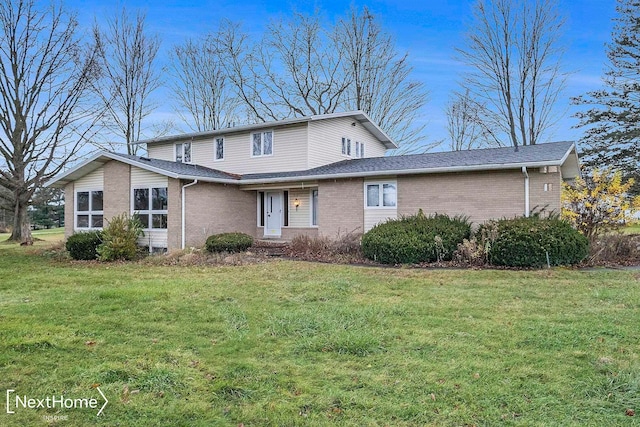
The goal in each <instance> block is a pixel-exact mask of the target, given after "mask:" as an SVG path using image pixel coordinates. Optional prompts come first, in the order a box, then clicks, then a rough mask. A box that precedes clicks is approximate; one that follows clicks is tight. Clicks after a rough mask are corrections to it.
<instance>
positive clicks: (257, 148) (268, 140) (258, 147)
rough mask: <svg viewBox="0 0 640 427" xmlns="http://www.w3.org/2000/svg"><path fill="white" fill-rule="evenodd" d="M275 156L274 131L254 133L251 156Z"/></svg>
mask: <svg viewBox="0 0 640 427" xmlns="http://www.w3.org/2000/svg"><path fill="white" fill-rule="evenodd" d="M272 154H273V131H270V130H267V131H263V132H254V133H252V134H251V155H252V156H253V157H260V156H270V155H272Z"/></svg>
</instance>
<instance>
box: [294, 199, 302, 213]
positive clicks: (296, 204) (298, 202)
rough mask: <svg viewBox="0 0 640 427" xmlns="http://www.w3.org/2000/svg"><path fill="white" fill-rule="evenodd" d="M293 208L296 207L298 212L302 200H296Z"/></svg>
mask: <svg viewBox="0 0 640 427" xmlns="http://www.w3.org/2000/svg"><path fill="white" fill-rule="evenodd" d="M293 206H295V207H296V210H298V206H300V200H298V199H295V200H294V201H293Z"/></svg>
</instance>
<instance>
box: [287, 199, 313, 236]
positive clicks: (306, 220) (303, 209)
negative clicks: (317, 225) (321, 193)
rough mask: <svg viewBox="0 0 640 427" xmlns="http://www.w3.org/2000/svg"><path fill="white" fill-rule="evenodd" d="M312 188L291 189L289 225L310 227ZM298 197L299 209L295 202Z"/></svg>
mask: <svg viewBox="0 0 640 427" xmlns="http://www.w3.org/2000/svg"><path fill="white" fill-rule="evenodd" d="M309 191H310V190H289V227H298V228H303V227H309V226H310V225H311V217H310V214H311V210H310V209H311V200H310V197H309V196H310V194H309ZM296 199H298V200H299V201H300V206H298V210H296V207H295V206H294V204H293V202H294V201H295V200H296Z"/></svg>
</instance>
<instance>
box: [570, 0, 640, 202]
mask: <svg viewBox="0 0 640 427" xmlns="http://www.w3.org/2000/svg"><path fill="white" fill-rule="evenodd" d="M616 10H617V13H618V15H617V17H616V18H614V20H615V22H616V24H615V27H614V30H613V40H612V42H611V43H610V44H608V45H607V56H608V57H609V61H610V64H609V66H608V69H607V70H606V72H605V74H604V77H603V82H604V85H605V87H604V88H603V89H600V90H596V91H592V92H588V93H587V94H586V95H584V96H580V97H578V98H576V99H575V100H574V102H575V103H577V104H581V105H587V106H590V108H589V109H588V110H586V111H583V112H580V113H578V114H576V117H577V118H579V119H580V123H579V126H587V130H586V131H585V134H584V136H583V137H582V139H581V141H580V142H581V143H582V146H583V147H584V153H583V154H584V160H585V162H584V163H585V165H586V166H587V167H591V168H593V167H601V168H602V167H605V168H606V167H609V168H613V169H616V170H620V171H622V172H623V174H624V175H625V178H627V179H628V178H635V181H636V185H635V187H634V189H633V190H632V192H634V193H636V194H637V193H638V192H639V191H640V187H639V186H638V182H640V174H639V167H640V147H639V144H640V1H638V0H618V5H617V6H616Z"/></svg>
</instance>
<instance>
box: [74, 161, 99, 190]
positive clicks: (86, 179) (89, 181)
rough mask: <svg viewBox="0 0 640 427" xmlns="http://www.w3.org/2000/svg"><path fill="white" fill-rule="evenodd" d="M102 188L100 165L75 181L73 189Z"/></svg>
mask: <svg viewBox="0 0 640 427" xmlns="http://www.w3.org/2000/svg"><path fill="white" fill-rule="evenodd" d="M103 188H104V169H103V168H102V167H100V168H98V169H96V170H94V171H93V172H91V173H88V174H86V175H85V176H83V177H82V178H80V179H79V180H77V181H76V182H75V191H76V192H78V191H87V190H102V189H103Z"/></svg>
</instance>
